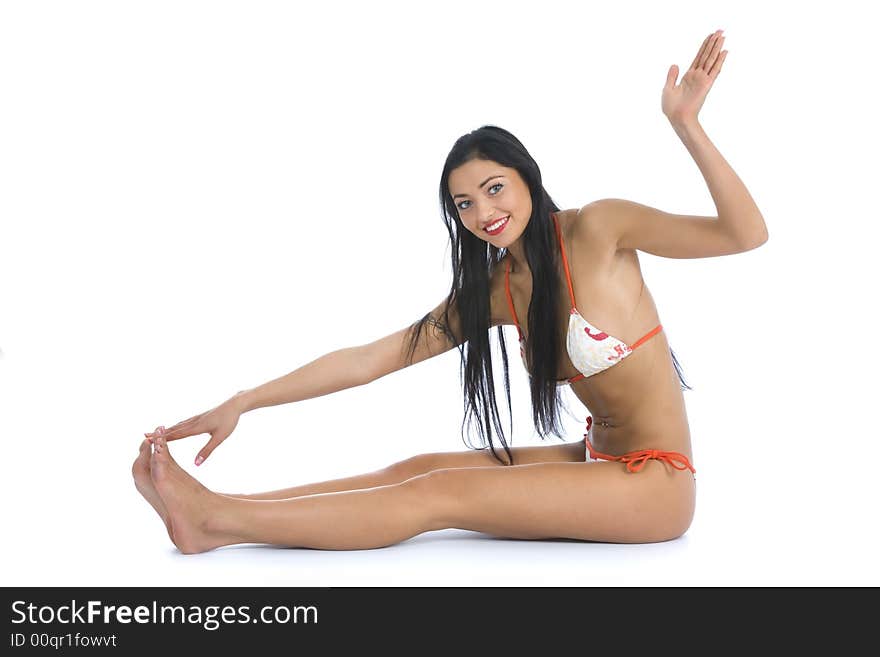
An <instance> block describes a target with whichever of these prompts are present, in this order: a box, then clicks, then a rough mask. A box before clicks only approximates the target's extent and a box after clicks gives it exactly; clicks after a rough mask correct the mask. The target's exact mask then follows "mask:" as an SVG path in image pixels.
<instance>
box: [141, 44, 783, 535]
mask: <svg viewBox="0 0 880 657" xmlns="http://www.w3.org/2000/svg"><path fill="white" fill-rule="evenodd" d="M722 43H723V36H722V35H721V31H720V30H719V31H718V32H716V33H714V34H711V35H709V36H708V37H707V38H706V40H705V41H704V43H703V44H702V46H701V48H700V50H699V53H698V54H697V56H696V58H695V59H694V62H693V64H692V65H691V67H690V69H689V70H688V71H687V73H686V74H685V75H684V77H683V78H682V80H681V83H680V84H678V85H676V79H677V77H678V68H677V67H676V66H674V65H673V66H672V67H670V69H669V74H668V76H667V81H666V85H665V87H664V89H663V96H662V109H663V112H664V114H665V115H666V116H667V118H668V119H669V120H670V123H671V124H672V126H673V128H674V129H675V130H676V132H677V134H678V135H679V137H680V138H681V139H682V141H683V142H684V144H685V146H686V147H687V148H688V150H689V152H690V153H691V155H692V156H693V157H694V158H695V160H696V162H697V164H698V166H699V167H700V170H701V171H702V173H703V176H704V177H705V179H706V181H707V183H708V185H709V189H710V192H711V194H712V197H713V199H714V200H715V203H716V206H717V208H718V217H699V216H682V215H674V214H669V213H666V212H661V211H659V210H655V209H653V208H650V207H647V206H644V205H641V204H638V203H633V202H630V201H625V200H620V199H602V200H599V201H594V202H592V203H589V204H588V205H586V206H584V207H582V208H580V209H569V210H561V209H560V208H558V207H557V206H556V205H555V204H554V203H553V201H552V200H551V198H550V196H549V195H548V194H547V192H546V191H545V190H544V188H543V185H542V181H541V174H540V171H539V169H538V166H537V165H536V164H535V162H534V160H533V159H532V158H531V156H530V155H529V154H528V152H527V151H526V149H525V147H524V146H523V145H522V144H521V143H520V142H519V141H518V140H517V139H516V138H515V137H514V136H513V135H511V134H510V133H508V132H506V131H504V130H501V129H500V128H496V127H492V126H484V127H483V128H480V129H479V130H476V131H474V132H472V133H469V134H467V135H465V136H463V137H461V138H460V139H459V140H458V141H457V142H456V144H455V145H454V147H453V149H452V151H451V152H450V154H449V157H448V158H447V162H446V166H445V167H444V170H443V174H442V176H441V183H440V201H441V206H442V207H443V208H444V215H445V219H446V222H447V228H448V230H449V235H450V239H451V241H452V245H453V249H452V265H453V274H454V275H453V285H452V290H451V292H450V294H449V295H448V297H447V298H446V299H445V300H444V301H443V302H442V303H441V304H440V305H439V306H437V307H436V308H435V309H434V310H433V311H432V312H430V313H428V314H427V315H426V316H425V317H423V318H422V319H421V320H419V321H418V322H416V323H414V324H413V325H411V326H408V327H406V328H404V329H402V330H400V331H398V332H396V333H394V334H392V335H389V336H387V337H385V338H382V339H380V340H377V341H376V342H373V343H370V344H365V345H362V346H359V347H353V348H348V349H341V350H338V351H335V352H332V353H329V354H327V355H325V356H322V357H321V358H319V359H317V360H315V361H313V362H311V363H309V364H307V365H305V366H303V367H301V368H299V369H298V370H296V371H294V372H292V373H290V374H288V375H286V376H284V377H281V378H279V379H276V380H274V381H270V382H268V383H266V384H264V385H262V386H259V387H257V388H254V389H252V390H247V391H243V392H240V393H238V394H237V395H235V396H234V397H232V398H231V399H229V400H227V401H225V402H224V403H222V404H220V405H219V406H218V407H216V408H214V409H212V410H210V411H208V412H206V413H202V414H200V415H197V416H194V417H192V418H190V419H188V420H185V421H183V422H180V423H178V424H176V425H174V426H172V427H170V428H169V429H168V430H165V429H164V427H159V428H158V429H157V430H156V431H155V432H152V433H149V434H145V435H146V436H147V439H146V440H144V442H143V443H142V444H141V448H140V454H139V456H138V458H137V460H136V461H135V463H134V466H133V474H134V478H135V483H136V486H137V488H138V490H139V491H140V492H141V493H142V494H143V496H144V497H145V498H146V499H147V500H148V501H149V502H150V504H151V505H152V506H153V507H154V508H155V509H156V511H157V512H158V513H159V515H160V516H161V517H162V519H163V521H164V522H165V524H166V527H167V529H168V533H169V536H170V537H171V540H172V541H173V542H174V543H175V544H176V545H177V547H178V548H179V549H180V550H181V551H182V552H184V553H195V552H202V551H205V550H210V549H213V548H215V547H219V546H223V545H230V544H235V543H270V544H278V545H286V546H295V547H309V548H323V549H365V548H375V547H381V546H386V545H390V544H393V543H397V542H399V541H402V540H405V539H407V538H410V537H412V536H415V535H417V534H420V533H422V532H426V531H431V530H437V529H444V528H460V529H469V530H474V531H480V532H487V533H491V534H495V535H499V536H507V537H513V538H526V539H539V538H554V537H560V538H571V539H581V540H590V541H610V542H626V543H640V542H655V541H664V540H670V539H673V538H676V537H678V536H681V535H682V534H683V533H684V532H685V531H686V530H687V528H688V527H689V526H690V523H691V520H692V517H693V513H694V504H695V492H696V484H695V476H694V475H695V472H696V470H695V468H694V466H693V464H692V463H691V460H692V457H691V445H690V433H689V428H688V423H687V417H686V413H685V406H684V400H683V397H682V390H681V387H680V386H679V379H680V373H679V374H678V376H676V373H677V372H678V365H677V362H676V361H675V357H674V355H673V354H672V352H671V350H670V348H669V344H668V342H667V340H666V335H665V333H664V331H663V330H662V325H661V324H660V322H659V316H658V312H657V309H656V307H655V305H654V301H653V299H652V297H651V294H650V292H649V291H648V289H647V288H646V287H645V284H644V281H643V280H642V276H641V271H640V268H639V261H638V257H637V254H636V250H637V249H639V250H642V251H646V252H648V253H653V254H655V255H660V256H665V257H669V258H705V257H710V256H720V255H727V254H733V253H738V252H742V251H746V250H749V249H752V248H755V247H757V246H759V245H760V244H762V243H764V242H765V241H766V239H767V229H766V226H765V224H764V220H763V217H762V216H761V213H760V211H759V210H758V208H757V206H756V205H755V203H754V201H753V200H752V198H751V197H750V195H749V193H748V191H747V190H746V188H745V186H744V185H743V184H742V182H741V181H740V180H739V178H738V177H737V175H736V174H735V173H734V171H733V170H732V169H731V168H730V166H729V165H728V164H727V162H725V160H724V159H723V157H722V156H721V155H720V153H718V151H717V150H716V149H715V148H714V146H713V145H712V143H711V142H710V141H709V139H708V138H707V137H706V135H705V133H704V132H703V131H702V128H701V127H700V125H699V123H698V122H697V114H698V112H699V110H700V107H701V106H702V103H703V100H704V99H705V96H706V94H707V93H708V90H709V89H710V88H711V85H712V83H713V82H714V80H715V78H716V77H717V75H718V73H719V72H720V70H721V66H722V63H723V61H724V58H725V55H726V51H725V52H721V51H720V49H721V45H722ZM536 291H540V292H539V293H538V294H534V292H536ZM509 324H513V325H515V326H516V327H517V332H518V335H519V336H520V353H521V356H522V358H523V361H524V363H525V364H526V367H527V371H528V372H529V374H530V377H531V382H530V386H531V399H532V408H533V416H534V421H535V426H536V428H537V429H538V431H539V433H540V435H542V436H544V435H546V434H548V433H554V434H556V435H559V433H560V431H559V427H558V414H557V406H558V401H559V397H558V394H559V393H558V389H559V388H558V386H559V385H563V384H570V385H571V386H572V390H573V391H574V393H575V394H576V395H577V397H578V398H579V399H580V400H581V401H582V402H583V403H584V405H585V406H587V407H588V408H589V409H591V411H592V412H593V413H594V414H595V415H596V422H595V424H594V423H593V418H592V417H588V418H587V426H586V433H585V436H584V441H583V442H580V441H578V442H574V443H565V444H562V445H550V446H530V447H517V448H511V447H509V446H508V445H507V443H506V441H505V440H504V432H503V430H502V429H501V426H500V422H499V421H498V410H497V406H496V403H495V396H494V387H495V386H494V379H493V377H492V363H491V359H490V348H489V329H490V327H491V326H495V327H497V333H498V337H499V339H500V341H501V347H502V361H503V366H504V374H505V377H504V378H505V388H506V392H507V399H508V407H510V390H509V382H508V369H507V357H506V350H505V349H504V342H503V334H502V328H501V327H502V326H503V325H509ZM465 345H466V350H467V356H466V357H465ZM454 347H458V348H459V349H460V351H461V356H462V367H463V369H464V371H465V389H464V392H465V396H466V399H467V401H468V407H469V415H473V416H474V417H476V418H477V419H478V420H479V422H478V425H479V429H480V433H481V436H482V437H483V439H484V444H485V439H486V438H488V442H489V445H490V447H491V450H490V451H491V454H489V453H487V452H486V450H477V451H465V452H460V453H435V454H423V455H420V456H415V457H413V458H410V459H407V460H405V461H402V462H399V463H395V464H392V465H390V466H388V467H387V468H384V469H382V470H379V471H376V472H371V473H368V474H364V475H360V476H355V477H351V478H347V479H338V480H334V481H328V482H323V483H316V484H310V485H304V486H298V487H294V488H289V489H285V490H278V491H272V492H267V493H259V494H254V495H224V494H218V493H214V492H212V491H209V490H208V489H206V488H205V487H204V486H202V485H201V484H199V483H198V482H197V481H196V480H195V479H193V478H192V477H191V476H189V475H188V474H187V473H186V472H185V471H184V470H183V469H182V468H180V466H178V465H177V464H176V463H175V462H174V460H173V459H172V458H171V454H170V453H169V451H168V447H167V443H168V441H172V440H178V439H180V438H183V437H185V436H192V435H196V434H200V433H210V434H211V440H210V441H209V443H208V444H207V445H206V446H205V447H204V448H203V449H202V451H201V452H200V454H199V456H198V457H197V459H196V465H199V464H200V463H201V462H202V461H203V460H204V459H205V458H206V457H207V456H208V455H209V454H210V453H211V452H212V451H213V450H214V449H215V448H216V447H217V446H218V445H219V444H220V443H221V442H222V441H223V440H225V439H226V438H227V437H228V436H229V435H230V433H231V432H232V431H233V429H234V428H235V426H236V424H237V422H238V419H239V417H240V415H241V413H243V412H246V411H248V410H253V409H255V408H260V407H264V406H270V405H275V404H282V403H288V402H292V401H299V400H302V399H308V398H311V397H316V396H319V395H325V394H329V393H330V392H335V391H338V390H342V389H345V388H350V387H353V386H356V385H363V384H365V383H368V382H371V381H374V380H376V379H378V378H381V377H382V376H385V375H386V374H389V373H390V372H393V371H396V370H399V369H401V368H404V367H407V366H409V365H412V364H415V363H418V362H421V361H423V360H425V359H427V358H430V357H433V356H436V355H438V354H441V353H445V352H447V351H449V350H450V349H452V348H454ZM682 383H683V381H682ZM490 416H491V421H490ZM493 426H494V427H495V429H496V431H497V432H498V434H499V436H500V440H501V444H502V446H503V447H504V452H505V456H506V458H502V457H501V456H500V455H499V454H498V453H497V452H496V450H495V446H494V441H493V438H492V433H493V431H492V427H493ZM151 447H152V449H151ZM326 493H333V494H332V495H329V494H326Z"/></svg>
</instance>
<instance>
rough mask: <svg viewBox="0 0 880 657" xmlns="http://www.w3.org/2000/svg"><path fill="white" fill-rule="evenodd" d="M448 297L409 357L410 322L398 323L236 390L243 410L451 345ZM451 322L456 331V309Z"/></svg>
mask: <svg viewBox="0 0 880 657" xmlns="http://www.w3.org/2000/svg"><path fill="white" fill-rule="evenodd" d="M445 309H446V303H445V301H444V302H441V303H440V305H439V306H437V307H436V308H435V309H434V310H432V311H431V312H430V313H429V314H428V316H427V317H428V319H427V323H426V325H425V327H424V328H423V330H422V331H421V333H420V335H419V339H418V340H417V341H416V343H415V350H414V352H413V354H412V357H411V358H409V357H408V353H407V347H408V346H409V335H410V332H411V329H412V326H413V325H410V326H407V327H405V328H402V329H401V330H399V331H397V332H395V333H392V334H391V335H388V336H386V337H384V338H380V339H378V340H376V341H374V342H371V343H369V344H363V345H359V346H356V347H346V348H344V349H338V350H336V351H332V352H330V353H327V354H324V355H323V356H321V357H320V358H317V359H316V360H313V361H312V362H310V363H307V364H306V365H303V366H302V367H300V368H299V369H296V370H294V371H293V372H290V373H289V374H285V375H284V376H281V377H278V378H277V379H274V380H272V381H269V382H268V383H264V384H262V385H260V386H257V387H256V388H253V389H250V390H243V391H241V392H239V393H238V394H237V395H235V399H236V401H237V403H238V405H239V408H240V410H241V412H247V411H252V410H254V409H257V408H263V407H264V406H275V405H278V404H287V403H290V402H296V401H302V400H304V399H312V398H313V397H320V396H323V395H329V394H330V393H332V392H338V391H340V390H346V389H348V388H353V387H355V386H362V385H366V384H367V383H371V382H372V381H375V380H376V379H378V378H380V377H383V376H385V375H386V374H390V373H391V372H394V371H397V370H399V369H402V368H404V367H407V366H409V365H414V364H415V363H419V362H421V361H423V360H426V359H428V358H431V357H433V356H437V355H439V354H441V353H444V352H446V351H449V350H450V349H452V348H453V347H454V346H456V344H455V342H454V340H452V337H451V333H450V331H449V328H448V327H447V326H446V325H445V324H444V323H443V311H444V310H445ZM449 320H450V321H451V322H452V323H453V328H454V329H455V330H457V331H460V328H459V324H458V315H457V314H456V312H455V309H454V308H453V310H452V312H450V313H449Z"/></svg>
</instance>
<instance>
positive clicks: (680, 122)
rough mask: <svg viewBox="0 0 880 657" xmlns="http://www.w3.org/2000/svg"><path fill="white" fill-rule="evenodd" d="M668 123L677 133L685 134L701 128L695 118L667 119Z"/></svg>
mask: <svg viewBox="0 0 880 657" xmlns="http://www.w3.org/2000/svg"><path fill="white" fill-rule="evenodd" d="M669 125H671V126H672V129H673V130H675V132H676V133H677V134H679V135H686V134H691V133H694V132H697V131H699V130H702V129H703V127H702V126H701V125H700V122H699V121H698V120H697V119H695V118H694V119H669Z"/></svg>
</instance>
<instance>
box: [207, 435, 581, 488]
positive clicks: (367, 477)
mask: <svg viewBox="0 0 880 657" xmlns="http://www.w3.org/2000/svg"><path fill="white" fill-rule="evenodd" d="M511 451H512V452H513V461H514V463H516V464H517V465H525V464H528V463H556V462H582V461H583V460H584V458H585V447H584V443H583V442H581V441H578V442H576V443H565V444H562V445H547V446H534V447H532V446H530V447H513V448H511ZM500 455H501V457H502V458H506V456H505V454H504V453H503V451H502V452H501V454H500ZM496 465H500V463H499V462H498V461H496V460H495V457H493V456H492V454H491V452H488V451H484V450H468V451H466V452H435V453H431V454H420V455H418V456H414V457H412V458H409V459H406V460H405V461H400V462H399V463H395V464H393V465H390V466H388V467H386V468H382V469H381V470H376V471H375V472H368V473H367V474H362V475H357V476H354V477H345V478H342V479H332V480H330V481H321V482H318V483H312V484H304V485H301V486H294V487H293V488H283V489H280V490H273V491H266V492H264V493H252V494H249V495H243V494H233V493H220V494H221V495H225V496H226V497H235V498H238V499H242V500H286V499H289V498H291V497H302V496H304V495H315V494H317V493H335V492H339V491H347V490H359V489H362V488H375V487H376V486H388V485H390V484H399V483H400V482H402V481H406V480H407V479H410V478H412V477H417V476H418V475H420V474H425V473H426V472H431V471H432V470H440V469H443V468H477V467H487V466H496Z"/></svg>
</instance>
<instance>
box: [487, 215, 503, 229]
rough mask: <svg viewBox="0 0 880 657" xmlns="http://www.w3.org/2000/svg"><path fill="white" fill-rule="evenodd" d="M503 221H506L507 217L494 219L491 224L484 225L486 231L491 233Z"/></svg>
mask: <svg viewBox="0 0 880 657" xmlns="http://www.w3.org/2000/svg"><path fill="white" fill-rule="evenodd" d="M505 221H507V217H502V218H501V219H499V220H498V221H496V222H495V223H494V224H492V225H491V226H486V232H489V233H491V232H492V231H493V230H496V229H497V228H499V227H500V226H501V224H503V223H504V222H505Z"/></svg>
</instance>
